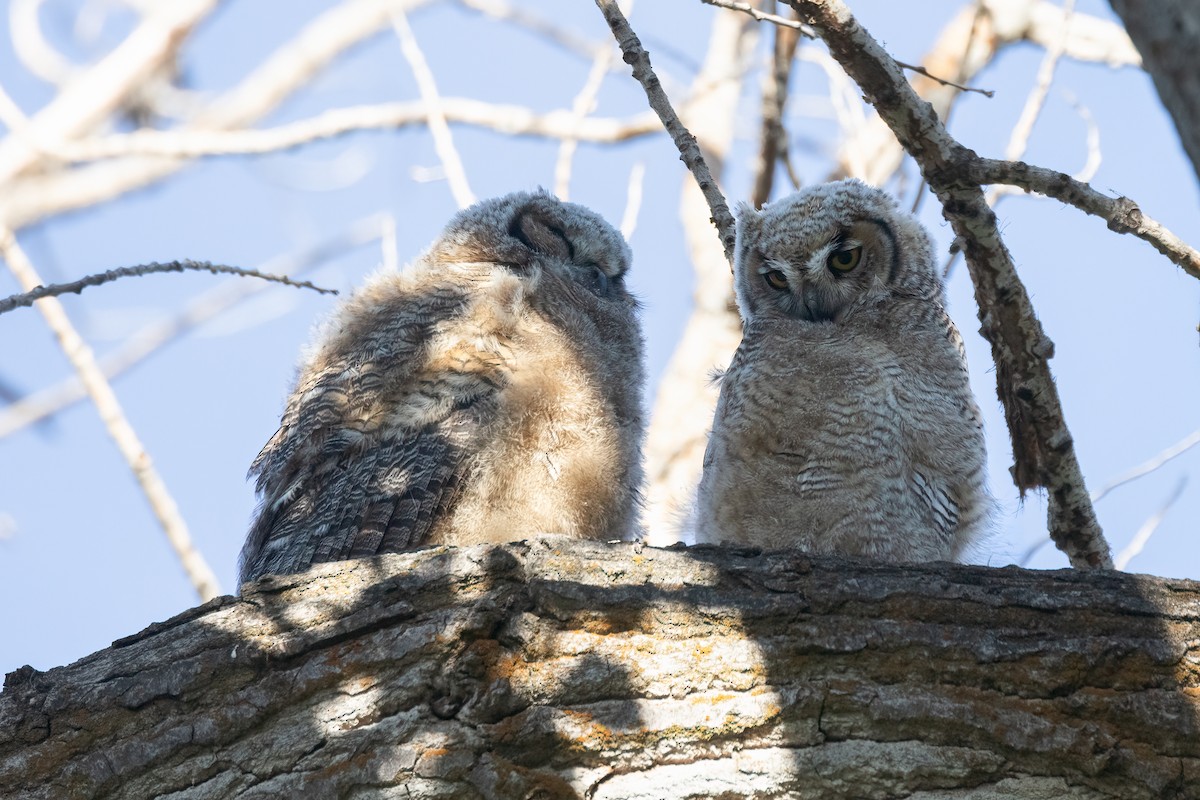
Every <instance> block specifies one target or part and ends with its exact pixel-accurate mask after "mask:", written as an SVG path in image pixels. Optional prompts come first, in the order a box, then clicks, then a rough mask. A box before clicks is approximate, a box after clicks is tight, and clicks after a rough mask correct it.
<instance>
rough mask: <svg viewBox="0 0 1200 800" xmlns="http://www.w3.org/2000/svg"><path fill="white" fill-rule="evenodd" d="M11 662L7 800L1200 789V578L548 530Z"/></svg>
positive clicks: (286, 588)
mask: <svg viewBox="0 0 1200 800" xmlns="http://www.w3.org/2000/svg"><path fill="white" fill-rule="evenodd" d="M245 588H246V592H245V593H244V594H243V596H242V597H241V598H240V599H235V598H230V597H224V598H219V599H217V600H215V601H213V602H211V603H209V604H208V605H206V606H202V607H200V608H197V609H193V610H191V611H188V612H185V613H184V614H181V615H180V616H178V617H175V618H174V619H171V620H168V621H166V622H163V623H158V624H155V625H151V626H150V627H148V628H147V629H146V630H144V631H142V632H141V633H138V634H135V635H133V636H128V637H125V638H123V639H120V640H118V641H117V642H115V643H114V644H113V646H112V647H110V648H107V649H105V650H102V651H100V652H98V653H95V654H93V655H91V656H89V657H87V658H84V659H81V660H79V661H77V662H75V663H74V664H72V665H70V666H68V667H61V668H58V669H53V670H50V671H48V672H39V671H37V670H35V669H33V668H32V667H24V668H22V669H19V670H17V671H15V672H13V673H10V674H9V675H8V677H7V679H6V680H5V687H4V691H3V693H0V795H2V796H4V797H6V798H21V800H58V799H59V798H64V797H72V798H74V797H80V798H82V797H117V796H119V797H121V798H125V800H139V799H140V798H152V797H175V796H179V797H186V798H188V800H225V798H231V797H313V798H325V797H354V798H360V800H384V798H388V797H396V796H398V795H400V796H406V797H413V798H422V797H425V798H433V797H487V798H510V797H529V798H533V797H537V798H547V800H549V799H550V798H554V799H556V800H566V798H581V797H588V798H593V800H632V798H663V797H670V798H678V799H679V800H704V799H705V798H713V797H721V798H725V800H749V798H763V797H820V798H828V799H829V800H852V799H853V798H862V797H879V798H882V797H896V798H899V797H941V798H950V797H967V796H970V797H977V798H984V797H994V798H999V797H1027V798H1034V797H1037V798H1051V797H1053V798H1061V799H1062V800H1118V798H1119V800H1164V799H1168V798H1174V799H1177V800H1184V798H1190V797H1193V796H1194V793H1192V792H1191V791H1190V789H1191V787H1194V785H1195V781H1196V779H1197V776H1200V736H1197V731H1198V730H1200V676H1198V675H1197V672H1196V670H1195V666H1194V662H1195V659H1196V657H1197V655H1198V650H1197V647H1198V645H1197V642H1200V585H1198V584H1196V583H1195V582H1192V581H1185V580H1164V579H1159V578H1149V577H1144V576H1136V575H1127V574H1124V573H1116V572H1113V573H1097V572H1091V573H1084V572H1080V571H1071V570H1059V571H1053V572H1046V571H1028V570H1021V569H1016V568H1008V569H991V568H988V567H973V566H960V565H952V564H928V565H921V564H917V565H903V566H891V565H883V564H871V563H861V562H860V563H855V562H847V561H841V560H837V559H833V558H808V557H805V556H803V555H801V554H797V553H795V552H777V553H771V554H766V555H759V554H756V553H753V552H751V551H740V550H732V549H720V548H711V547H705V548H692V549H690V550H655V549H652V548H641V547H638V546H634V545H628V544H624V545H604V544H600V543H592V542H579V541H575V542H572V541H566V540H562V539H555V538H551V539H541V540H533V541H530V542H520V543H514V544H508V545H502V546H480V547H472V548H465V549H461V550H456V549H454V548H445V547H435V548H429V549H426V550H422V551H419V552H414V553H404V554H398V555H390V556H384V557H381V558H374V559H364V560H358V561H345V562H340V563H333V564H320V565H318V566H317V567H315V568H314V569H313V570H311V571H310V572H308V573H305V574H303V575H293V576H287V577H281V578H267V579H264V580H263V581H260V582H259V583H257V584H248V585H247V586H246V587H245Z"/></svg>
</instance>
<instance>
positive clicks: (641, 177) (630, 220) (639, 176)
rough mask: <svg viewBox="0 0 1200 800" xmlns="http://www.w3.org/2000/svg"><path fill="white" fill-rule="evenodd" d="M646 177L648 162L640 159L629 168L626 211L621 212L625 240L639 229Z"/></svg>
mask: <svg viewBox="0 0 1200 800" xmlns="http://www.w3.org/2000/svg"><path fill="white" fill-rule="evenodd" d="M645 178H646V164H645V162H643V161H638V162H636V163H635V164H634V165H633V168H632V169H630V170H629V185H628V187H627V188H626V190H625V212H624V213H623V214H621V228H620V230H621V235H622V236H624V237H625V241H629V239H631V238H632V237H633V232H634V231H635V230H636V229H637V222H638V214H639V213H640V212H641V210H642V184H643V183H644V182H645Z"/></svg>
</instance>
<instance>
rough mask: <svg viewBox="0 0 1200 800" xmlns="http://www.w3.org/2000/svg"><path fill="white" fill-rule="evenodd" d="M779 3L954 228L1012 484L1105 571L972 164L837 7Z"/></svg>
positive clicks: (1039, 347) (1068, 548)
mask: <svg viewBox="0 0 1200 800" xmlns="http://www.w3.org/2000/svg"><path fill="white" fill-rule="evenodd" d="M788 2H789V4H790V5H791V6H792V7H793V8H795V9H796V10H797V11H799V12H800V17H801V19H803V20H804V21H806V22H807V23H808V24H810V25H812V26H813V28H814V29H815V30H816V31H817V32H818V33H819V34H820V36H821V38H822V39H823V40H824V41H825V43H826V45H827V46H828V47H829V52H830V54H831V55H832V56H833V57H834V58H835V59H836V60H837V61H838V63H839V64H841V65H842V67H843V69H845V70H846V72H847V73H848V74H849V75H850V77H852V78H853V79H854V80H855V82H856V83H858V85H859V86H860V87H861V88H862V90H863V92H864V94H865V96H866V98H867V100H868V101H869V102H870V103H871V105H873V106H874V107H875V110H876V111H877V112H878V114H879V116H880V118H881V119H883V120H884V121H886V122H887V123H888V125H889V127H890V128H891V129H892V132H893V133H894V134H895V136H896V138H897V139H898V140H899V142H900V144H901V145H903V146H904V149H905V150H906V151H907V152H908V154H909V155H911V156H912V157H913V158H914V159H915V160H916V161H917V163H918V164H919V165H920V167H921V172H922V175H923V176H924V178H925V180H926V182H927V183H928V184H929V187H930V188H931V189H932V190H933V192H934V193H935V194H936V195H937V196H938V199H939V200H940V201H941V203H942V210H943V215H944V216H945V217H946V219H947V220H948V221H949V222H950V224H951V225H952V226H953V228H954V231H955V234H956V235H957V237H958V240H959V242H960V244H961V245H962V248H963V252H964V255H965V256H966V259H967V265H968V267H969V268H970V271H971V278H972V281H973V283H974V285H975V299H976V302H977V304H978V306H979V319H980V322H981V323H982V325H981V329H980V332H981V333H982V334H983V335H984V337H985V338H986V339H987V340H988V342H989V343H990V344H991V346H992V358H993V360H994V361H995V363H996V369H997V393H998V394H999V396H1000V401H1001V403H1002V404H1003V405H1004V410H1005V416H1006V418H1007V421H1008V427H1009V434H1010V436H1011V438H1012V445H1013V456H1014V461H1015V463H1014V466H1013V469H1012V473H1013V480H1014V482H1015V483H1016V485H1017V487H1018V488H1019V489H1020V490H1021V491H1022V492H1024V491H1026V490H1028V489H1031V488H1036V487H1043V488H1045V489H1046V490H1047V492H1048V505H1049V520H1048V528H1049V531H1050V535H1051V537H1052V538H1053V539H1054V542H1055V544H1056V545H1057V546H1058V547H1059V549H1061V550H1062V551H1063V552H1064V553H1066V554H1067V557H1068V558H1069V559H1070V561H1071V563H1072V565H1074V566H1076V567H1081V568H1089V567H1090V568H1096V567H1099V568H1111V567H1112V556H1111V554H1110V552H1109V548H1108V543H1107V542H1106V541H1105V540H1104V534H1103V532H1102V531H1101V529H1100V524H1099V522H1098V521H1097V519H1096V513H1095V510H1094V509H1093V508H1092V504H1091V501H1090V500H1089V499H1088V494H1087V489H1086V484H1085V483H1084V480H1083V474H1082V471H1081V470H1080V467H1079V462H1078V460H1077V458H1076V456H1075V449H1074V445H1073V442H1072V440H1071V434H1070V432H1069V431H1068V429H1067V425H1066V421H1065V419H1064V418H1063V413H1062V406H1061V403H1060V401H1059V399H1058V390H1057V387H1056V386H1055V385H1054V379H1053V377H1052V375H1051V373H1050V367H1049V363H1048V359H1049V358H1050V357H1051V356H1052V355H1053V352H1054V346H1053V344H1052V342H1051V341H1050V339H1049V338H1048V337H1047V336H1046V334H1045V332H1044V331H1043V330H1042V327H1041V324H1040V323H1039V322H1038V320H1037V317H1036V315H1035V314H1034V311H1033V306H1032V304H1031V303H1030V301H1029V296H1028V294H1027V293H1026V291H1025V287H1024V284H1022V283H1021V280H1020V278H1019V277H1018V276H1017V273H1016V269H1015V267H1014V266H1013V263H1012V258H1011V256H1010V255H1009V253H1008V250H1007V248H1005V246H1004V242H1003V240H1002V239H1001V238H1000V233H999V231H998V229H997V227H996V216H995V214H994V213H993V212H992V210H991V208H989V207H988V205H987V202H986V200H985V198H984V196H983V191H982V189H981V188H980V186H979V183H968V182H965V181H963V179H962V177H961V173H960V172H959V171H957V170H956V169H955V165H957V164H960V163H964V164H965V163H969V162H970V161H972V160H973V159H975V158H976V157H975V156H974V154H973V153H971V152H970V151H969V150H967V149H966V148H964V147H963V146H962V145H960V144H959V143H958V142H957V141H955V140H954V139H953V138H952V137H951V136H950V134H949V133H947V132H946V129H945V127H944V126H943V125H942V123H941V121H940V120H938V118H937V115H936V114H935V113H934V112H933V110H932V108H931V107H930V106H929V105H928V104H927V103H925V102H924V101H922V100H921V99H920V97H918V96H917V94H916V92H914V91H913V89H912V87H911V86H909V84H908V82H907V81H906V80H905V78H904V74H903V73H902V72H901V71H900V67H899V66H898V65H897V64H896V63H895V62H894V61H893V60H892V58H891V56H889V55H888V54H887V52H886V51H884V49H883V48H882V47H880V45H879V43H878V42H877V41H875V39H874V38H873V37H872V36H871V35H870V34H869V33H868V32H867V31H866V30H865V29H864V28H863V27H862V26H861V25H859V24H858V22H857V21H856V20H855V19H854V17H853V15H852V14H851V13H850V10H849V9H848V8H846V6H845V5H844V4H843V3H842V2H840V0H825V2H821V1H820V0H788Z"/></svg>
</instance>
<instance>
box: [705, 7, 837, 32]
mask: <svg viewBox="0 0 1200 800" xmlns="http://www.w3.org/2000/svg"><path fill="white" fill-rule="evenodd" d="M700 2H701V3H704V4H706V5H710V6H716V7H717V8H727V9H729V10H730V11H741V12H742V13H743V14H749V15H750V16H752V17H754V18H755V19H756V20H758V21H759V22H770V23H772V24H774V25H778V26H779V27H781V28H790V29H791V30H794V31H799V32H800V35H801V36H805V37H807V38H809V39H815V38H817V34H816V33H814V32H813V29H812V28H810V27H809V26H808V25H805V24H804V23H802V22H800V21H799V20H795V19H788V18H787V17H781V16H779V15H778V14H768V13H767V12H765V11H761V10H759V9H758V8H755V7H754V6H752V5H750V4H749V3H742V2H738V0H700Z"/></svg>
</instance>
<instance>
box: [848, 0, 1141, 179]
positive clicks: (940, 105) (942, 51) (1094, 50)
mask: <svg viewBox="0 0 1200 800" xmlns="http://www.w3.org/2000/svg"><path fill="white" fill-rule="evenodd" d="M1065 22H1066V19H1065V17H1064V15H1063V12H1062V8H1061V7H1059V6H1058V5H1056V4H1055V3H1052V2H1049V0H980V2H978V3H969V4H966V5H965V6H964V7H963V9H962V10H961V11H960V12H959V13H958V14H957V15H956V16H955V17H954V18H953V19H952V20H951V21H950V22H949V23H948V24H947V25H946V26H945V27H944V28H943V29H942V31H941V33H939V34H938V38H937V40H936V41H935V43H934V45H933V47H932V48H930V50H929V52H928V53H927V54H926V55H925V57H924V58H923V59H922V63H923V65H924V66H925V67H926V68H927V69H928V70H929V71H930V72H931V73H933V74H934V75H951V74H952V75H954V77H955V80H956V81H958V82H960V83H970V82H971V81H972V80H973V79H974V77H975V76H976V75H978V74H979V72H980V71H982V70H983V69H984V68H985V67H987V66H988V65H989V64H990V63H992V61H993V60H994V59H995V58H996V56H997V55H998V54H999V52H1000V51H1001V50H1002V49H1004V48H1005V47H1008V46H1009V45H1011V44H1013V43H1016V42H1024V41H1028V42H1034V43H1036V44H1039V45H1042V46H1044V47H1051V46H1055V45H1057V44H1062V46H1063V47H1064V53H1065V54H1066V55H1067V56H1069V57H1071V58H1075V59H1078V60H1083V61H1100V62H1103V63H1106V64H1108V65H1110V66H1138V65H1140V63H1141V60H1140V57H1139V56H1138V54H1137V51H1136V50H1135V49H1134V47H1133V44H1132V42H1130V41H1129V37H1128V36H1127V35H1126V34H1125V31H1124V29H1123V28H1121V26H1120V25H1115V24H1113V23H1112V22H1109V21H1108V20H1101V19H1098V18H1096V17H1091V16H1088V15H1086V14H1074V15H1073V16H1072V18H1071V24H1070V26H1069V27H1067V26H1066V25H1065ZM1064 37H1065V39H1064ZM963 42H967V46H966V49H965V51H964V48H963ZM912 87H913V89H914V90H915V91H916V92H917V94H918V95H920V96H921V97H922V98H923V99H924V100H926V101H928V102H929V103H930V104H931V105H932V106H933V109H934V112H935V113H936V114H937V115H938V117H939V118H940V119H941V120H942V121H943V124H945V122H946V120H948V119H949V114H950V109H951V107H952V106H953V104H954V102H955V100H956V99H957V98H958V97H960V96H961V94H960V92H959V91H958V90H957V89H955V88H954V87H952V86H945V85H941V84H938V83H936V82H935V81H933V80H931V79H929V78H926V77H924V76H919V77H917V78H916V79H914V80H913V81H912ZM903 157H904V150H903V148H902V147H900V146H899V144H898V143H897V142H896V139H895V137H894V136H893V135H892V133H891V131H890V130H889V129H888V126H887V123H886V122H884V121H883V120H882V119H880V118H878V117H874V118H872V119H871V121H870V123H869V124H868V125H866V126H864V127H863V128H862V130H861V131H859V132H858V133H857V134H856V135H855V136H854V137H853V138H851V139H847V140H846V141H845V142H843V144H842V147H841V148H840V150H839V157H838V158H839V161H840V162H841V169H840V170H839V171H838V172H837V173H835V175H834V176H833V177H843V176H845V175H855V176H857V177H859V178H862V179H863V180H865V181H867V182H868V183H872V184H875V185H882V184H883V183H885V182H886V181H887V180H888V179H889V178H890V177H891V176H892V175H893V174H895V172H896V170H897V169H899V167H900V164H901V163H902V160H903ZM851 165H865V171H858V172H855V171H853V170H852V169H851Z"/></svg>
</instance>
